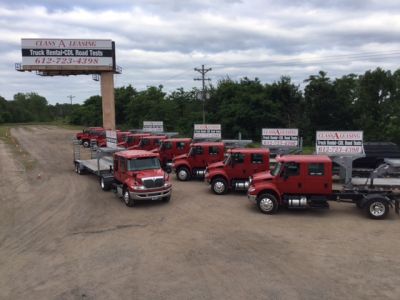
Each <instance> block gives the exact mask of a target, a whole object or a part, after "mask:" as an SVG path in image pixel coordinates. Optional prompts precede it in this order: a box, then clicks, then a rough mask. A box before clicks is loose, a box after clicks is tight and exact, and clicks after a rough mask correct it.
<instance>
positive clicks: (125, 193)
mask: <svg viewBox="0 0 400 300" xmlns="http://www.w3.org/2000/svg"><path fill="white" fill-rule="evenodd" d="M122 199H123V200H124V203H125V205H126V206H128V207H132V206H135V204H136V203H135V200H134V199H132V198H131V195H129V191H128V189H127V188H124V191H123V194H122Z"/></svg>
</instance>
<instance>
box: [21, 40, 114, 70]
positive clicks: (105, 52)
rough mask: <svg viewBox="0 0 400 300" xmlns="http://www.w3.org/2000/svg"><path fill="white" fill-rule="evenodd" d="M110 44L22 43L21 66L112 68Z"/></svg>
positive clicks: (32, 41) (92, 42)
mask: <svg viewBox="0 0 400 300" xmlns="http://www.w3.org/2000/svg"><path fill="white" fill-rule="evenodd" d="M112 43H113V42H112V41H111V40H93V39H21V49H22V66H23V67H24V66H30V67H32V66H38V67H45V66H60V69H62V68H63V67H64V68H65V67H66V66H70V67H73V66H77V67H87V66H95V67H107V68H110V67H113V60H114V59H113V57H114V49H113V45H112Z"/></svg>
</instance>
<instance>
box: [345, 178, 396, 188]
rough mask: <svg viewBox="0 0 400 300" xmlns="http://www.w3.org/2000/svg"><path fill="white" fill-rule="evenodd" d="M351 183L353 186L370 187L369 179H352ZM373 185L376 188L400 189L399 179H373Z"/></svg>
mask: <svg viewBox="0 0 400 300" xmlns="http://www.w3.org/2000/svg"><path fill="white" fill-rule="evenodd" d="M351 183H352V184H353V185H355V186H360V185H370V184H371V179H370V178H357V177H356V178H352V179H351ZM373 184H374V186H376V187H388V188H389V187H390V188H395V187H397V188H400V178H374V180H373Z"/></svg>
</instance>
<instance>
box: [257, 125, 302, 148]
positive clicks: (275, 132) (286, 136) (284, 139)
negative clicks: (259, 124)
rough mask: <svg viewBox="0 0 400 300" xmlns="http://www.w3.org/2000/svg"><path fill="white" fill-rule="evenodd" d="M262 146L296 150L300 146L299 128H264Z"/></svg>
mask: <svg viewBox="0 0 400 300" xmlns="http://www.w3.org/2000/svg"><path fill="white" fill-rule="evenodd" d="M262 145H263V146H266V147H269V148H292V147H293V148H296V147H298V146H299V130H298V129H297V128H291V129H290V128H289V129H287V128H263V129H262Z"/></svg>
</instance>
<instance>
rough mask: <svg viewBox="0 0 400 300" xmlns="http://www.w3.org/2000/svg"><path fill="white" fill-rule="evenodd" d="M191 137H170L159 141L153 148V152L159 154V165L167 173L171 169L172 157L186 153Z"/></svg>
mask: <svg viewBox="0 0 400 300" xmlns="http://www.w3.org/2000/svg"><path fill="white" fill-rule="evenodd" d="M191 143H192V139H191V138H170V139H165V140H162V141H161V144H160V147H159V148H158V149H154V150H153V152H154V153H158V154H159V155H160V161H161V166H162V167H163V169H164V170H166V171H167V172H168V173H171V171H172V160H173V158H174V157H176V156H178V155H182V154H186V153H188V152H189V150H190V145H191Z"/></svg>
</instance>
